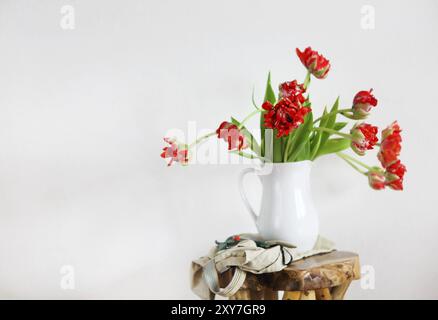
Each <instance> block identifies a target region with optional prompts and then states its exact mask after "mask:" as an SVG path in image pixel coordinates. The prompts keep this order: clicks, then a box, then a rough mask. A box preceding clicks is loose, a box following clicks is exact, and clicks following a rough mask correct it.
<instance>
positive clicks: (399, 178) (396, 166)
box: [385, 160, 406, 190]
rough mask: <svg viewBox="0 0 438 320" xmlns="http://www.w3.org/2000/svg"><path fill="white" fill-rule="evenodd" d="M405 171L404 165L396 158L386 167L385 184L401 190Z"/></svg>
mask: <svg viewBox="0 0 438 320" xmlns="http://www.w3.org/2000/svg"><path fill="white" fill-rule="evenodd" d="M405 173H406V167H405V166H404V165H403V164H402V163H401V162H400V160H397V161H396V162H394V163H393V164H391V165H390V166H389V167H387V168H386V172H385V176H386V185H387V186H388V187H390V188H391V189H393V190H403V177H404V175H405Z"/></svg>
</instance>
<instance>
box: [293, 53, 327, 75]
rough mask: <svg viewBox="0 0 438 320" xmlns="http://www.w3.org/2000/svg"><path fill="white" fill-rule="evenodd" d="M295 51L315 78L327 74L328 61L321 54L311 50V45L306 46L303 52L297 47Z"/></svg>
mask: <svg viewBox="0 0 438 320" xmlns="http://www.w3.org/2000/svg"><path fill="white" fill-rule="evenodd" d="M296 52H297V55H298V58H300V60H301V63H302V64H303V65H304V66H305V67H306V68H307V70H308V71H309V72H310V73H311V74H313V76H314V77H315V78H318V79H324V78H325V77H326V76H327V73H328V72H329V70H330V61H328V60H327V59H326V58H325V57H324V56H323V55H321V54H319V53H318V52H317V51H315V50H312V48H311V47H307V48H306V49H305V50H304V51H303V52H301V51H300V50H299V49H298V48H297V49H296Z"/></svg>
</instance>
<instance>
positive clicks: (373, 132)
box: [350, 123, 379, 156]
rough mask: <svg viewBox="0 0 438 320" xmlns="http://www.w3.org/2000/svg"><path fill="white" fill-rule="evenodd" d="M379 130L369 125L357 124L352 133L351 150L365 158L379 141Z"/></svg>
mask: <svg viewBox="0 0 438 320" xmlns="http://www.w3.org/2000/svg"><path fill="white" fill-rule="evenodd" d="M377 131H378V128H377V127H375V126H372V125H370V124H367V123H360V124H356V125H355V126H354V127H353V129H351V131H350V133H351V136H352V139H351V148H352V149H353V151H354V152H356V153H357V154H358V155H360V156H363V155H364V154H365V151H366V150H371V149H373V147H374V146H375V145H376V143H377V141H379V139H378V138H377Z"/></svg>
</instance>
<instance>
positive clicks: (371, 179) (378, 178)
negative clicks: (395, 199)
mask: <svg viewBox="0 0 438 320" xmlns="http://www.w3.org/2000/svg"><path fill="white" fill-rule="evenodd" d="M367 176H368V183H369V185H370V187H371V188H373V189H374V190H382V189H385V185H386V184H385V181H386V178H385V173H384V172H383V170H382V169H380V168H378V167H374V168H372V169H371V170H370V171H368V172H367Z"/></svg>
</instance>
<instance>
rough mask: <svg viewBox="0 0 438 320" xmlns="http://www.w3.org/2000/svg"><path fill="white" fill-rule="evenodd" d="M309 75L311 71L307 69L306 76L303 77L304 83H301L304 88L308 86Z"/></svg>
mask: <svg viewBox="0 0 438 320" xmlns="http://www.w3.org/2000/svg"><path fill="white" fill-rule="evenodd" d="M310 75H311V73H310V72H309V71H307V74H306V78H305V79H304V83H303V87H304V89H305V90H307V88H308V87H309V84H310Z"/></svg>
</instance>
